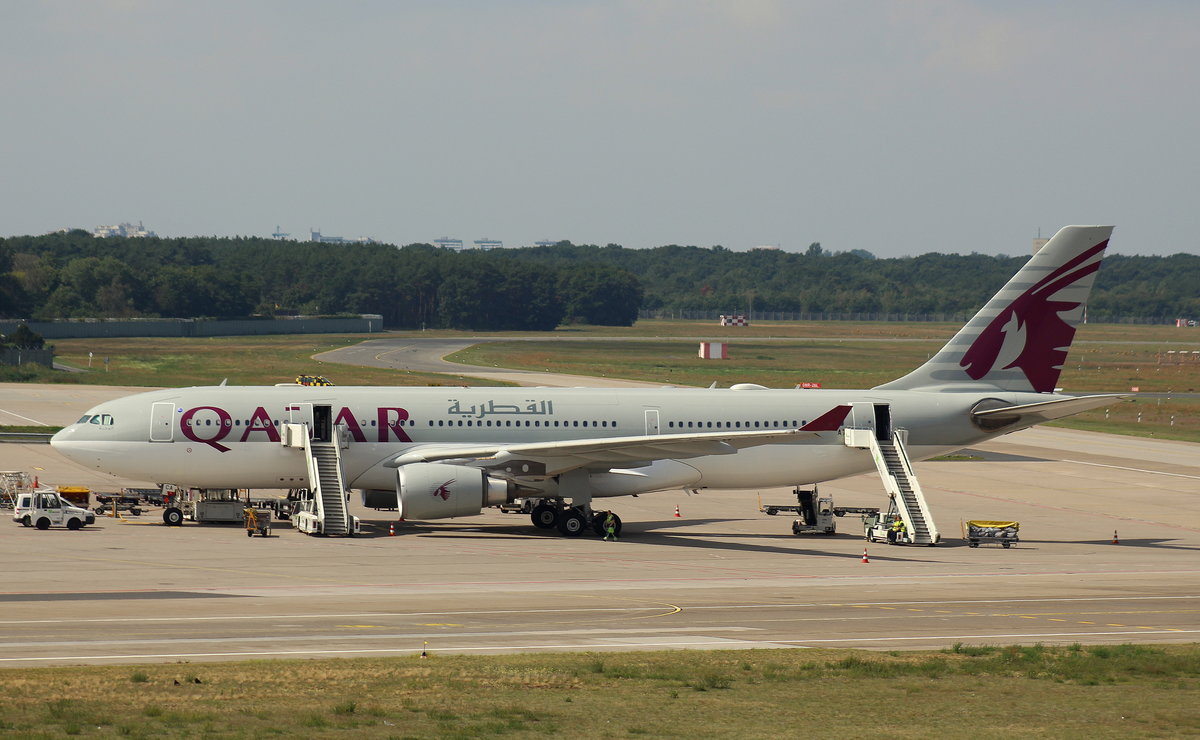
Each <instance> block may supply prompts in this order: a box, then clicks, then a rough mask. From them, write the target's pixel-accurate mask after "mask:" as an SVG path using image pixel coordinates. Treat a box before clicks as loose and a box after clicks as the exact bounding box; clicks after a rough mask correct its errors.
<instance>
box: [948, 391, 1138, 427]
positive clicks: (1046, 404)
mask: <svg viewBox="0 0 1200 740" xmlns="http://www.w3.org/2000/svg"><path fill="white" fill-rule="evenodd" d="M1122 398H1128V396H1127V395H1124V394H1120V393H1105V394H1100V395H1095V396H1078V397H1075V398H1058V399H1055V400H1053V401H1039V402H1038V403H1024V404H1021V405H1019V406H1004V407H1002V408H998V409H986V410H981V411H973V412H971V414H972V416H974V417H976V418H978V419H991V420H995V421H1003V422H1008V421H1009V418H1010V417H1011V418H1012V421H1020V422H1021V423H1022V425H1026V426H1028V425H1031V424H1040V423H1041V422H1043V421H1051V420H1053V419H1061V418H1063V417H1064V416H1071V415H1072V414H1078V413H1079V412H1081V411H1089V410H1091V409H1098V408H1100V407H1102V406H1108V405H1110V404H1112V403H1114V402H1115V401H1119V400H1121V399H1122Z"/></svg>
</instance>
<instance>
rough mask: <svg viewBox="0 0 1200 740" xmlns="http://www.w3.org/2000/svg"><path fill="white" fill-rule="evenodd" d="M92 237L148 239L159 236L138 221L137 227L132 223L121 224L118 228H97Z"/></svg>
mask: <svg viewBox="0 0 1200 740" xmlns="http://www.w3.org/2000/svg"><path fill="white" fill-rule="evenodd" d="M92 236H100V237H104V236H124V237H146V236H158V234H156V233H154V232H153V231H149V230H148V229H146V227H144V226H142V222H141V221H138V223H137V226H134V225H133V224H131V223H119V224H117V225H116V226H97V227H96V228H95V229H93V230H92Z"/></svg>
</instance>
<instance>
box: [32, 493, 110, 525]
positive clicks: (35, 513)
mask: <svg viewBox="0 0 1200 740" xmlns="http://www.w3.org/2000/svg"><path fill="white" fill-rule="evenodd" d="M13 521H14V522H17V523H18V524H22V525H24V526H26V527H37V528H38V529H49V528H50V527H66V528H67V529H72V530H75V529H80V528H82V527H84V526H87V525H88V524H95V523H96V515H95V514H93V513H92V512H90V511H88V510H87V509H81V508H79V507H78V506H73V505H72V504H71V502H69V501H67V500H66V499H64V498H63V497H62V496H61V495H60V494H59V493H58V491H51V490H46V489H43V490H37V491H32V492H30V493H21V494H17V498H16V507H15V508H14V509H13Z"/></svg>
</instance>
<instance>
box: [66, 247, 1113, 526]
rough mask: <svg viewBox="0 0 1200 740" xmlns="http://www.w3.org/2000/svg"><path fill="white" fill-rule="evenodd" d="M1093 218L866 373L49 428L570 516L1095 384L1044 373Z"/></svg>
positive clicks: (956, 433)
mask: <svg viewBox="0 0 1200 740" xmlns="http://www.w3.org/2000/svg"><path fill="white" fill-rule="evenodd" d="M1111 232H1112V227H1111V226H1067V227H1064V228H1063V229H1061V230H1060V231H1059V232H1058V233H1057V234H1055V236H1054V238H1052V239H1051V240H1050V241H1049V243H1048V244H1046V245H1045V246H1044V247H1043V248H1042V249H1041V250H1040V251H1039V252H1038V253H1037V254H1036V255H1034V256H1033V257H1032V258H1031V259H1030V260H1029V262H1028V263H1027V264H1026V265H1025V266H1024V267H1022V268H1021V270H1020V271H1018V272H1017V274H1016V275H1015V276H1014V277H1012V278H1011V279H1010V280H1009V281H1008V283H1007V284H1006V285H1005V286H1004V287H1003V288H1001V289H1000V291H999V292H998V293H996V295H995V296H994V297H993V298H992V299H991V300H990V301H988V303H987V304H986V305H985V306H984V307H983V308H982V309H981V310H980V311H979V312H978V313H977V314H976V315H975V316H974V317H973V318H972V319H971V320H970V321H969V322H968V323H967V324H966V326H964V327H963V328H962V329H961V330H960V331H959V332H958V333H957V334H956V335H955V336H954V337H953V338H952V339H951V340H950V341H949V342H948V343H947V344H946V345H945V346H944V347H943V348H942V349H941V350H940V351H939V352H938V353H937V354H936V355H934V356H933V357H932V358H931V359H930V360H929V361H928V362H926V363H925V364H924V365H922V366H921V367H919V368H917V369H916V370H914V371H912V372H911V373H909V374H908V375H905V376H904V377H902V378H899V379H897V380H893V381H891V382H889V383H885V384H883V385H880V386H878V387H875V388H871V389H869V390H832V389H805V390H772V389H766V388H763V387H761V386H757V385H748V384H742V385H735V386H734V387H733V388H730V389H715V388H704V389H702V388H657V389H627V390H626V389H600V388H443V387H431V388H405V387H395V388H393V387H344V386H336V387H329V386H322V387H305V386H299V385H293V384H288V385H280V386H267V387H236V386H214V387H197V388H182V389H176V390H161V391H154V392H149V393H142V394H138V395H134V396H129V397H126V398H122V399H119V400H115V401H111V402H108V403H103V404H101V405H99V406H97V407H95V408H93V409H91V410H90V411H88V413H87V414H85V415H84V416H83V418H82V419H80V420H79V421H78V422H77V423H75V424H72V425H70V426H68V427H66V428H65V429H63V430H62V431H60V432H59V433H58V434H56V435H54V439H53V440H52V444H53V445H54V448H55V449H56V450H58V451H59V452H60V453H62V454H63V455H65V456H66V457H68V458H70V459H72V460H74V461H76V462H79V463H82V464H84V465H87V466H88V467H91V468H95V469H98V470H101V471H105V472H108V473H111V474H113V475H117V476H123V477H126V478H133V479H137V480H146V481H158V482H162V483H173V484H177V485H180V486H183V487H195V488H255V489H260V488H265V489H272V488H273V489H298V488H309V487H311V486H312V485H314V484H315V481H314V479H315V478H316V477H317V476H316V468H313V469H312V470H313V472H311V473H310V467H309V466H310V463H311V458H312V455H311V454H307V453H306V451H305V448H306V446H307V444H308V443H310V442H311V444H313V445H316V444H317V443H318V442H321V441H323V442H325V443H332V446H333V447H334V448H336V450H337V456H338V465H337V466H336V472H337V477H338V480H337V481H336V485H338V486H339V487H344V489H345V490H352V489H353V490H358V491H359V492H360V494H361V496H362V500H363V503H364V504H365V505H368V506H374V507H376V508H395V509H397V510H398V515H399V517H401V518H404V519H409V520H413V519H415V520H428V519H441V518H448V517H459V516H469V515H474V514H478V513H480V511H481V510H482V509H483V508H485V507H496V506H501V505H509V506H511V505H512V503H513V502H514V501H520V502H521V503H522V504H523V505H525V506H526V507H527V508H526V510H528V511H530V512H531V515H532V518H533V521H534V523H535V524H537V525H538V526H540V527H544V528H549V527H554V526H557V527H558V528H559V530H560V531H562V532H563V533H564V534H567V535H574V534H578V533H579V532H581V531H584V530H585V529H587V528H589V527H591V526H595V525H596V519H595V518H596V517H597V516H598V515H597V514H596V513H595V512H594V511H593V507H592V503H593V501H595V500H596V499H600V498H609V497H614V496H627V495H631V494H643V493H651V492H654V491H663V490H672V489H681V488H682V489H689V490H691V489H708V490H717V489H724V488H758V487H776V486H804V485H810V484H814V483H819V482H822V481H828V480H833V479H836V478H841V477H845V476H852V475H857V474H860V473H865V472H869V471H871V470H873V469H875V463H874V461H873V459H872V454H871V452H870V451H869V450H867V449H863V448H861V447H851V446H848V444H847V442H848V441H849V437H850V435H851V432H852V431H853V430H856V429H870V430H872V432H871V434H873V435H875V436H877V437H879V438H880V439H884V438H886V437H891V436H892V435H893V434H896V435H898V436H900V437H902V438H903V439H904V446H905V448H906V449H907V451H908V454H909V456H911V458H913V459H924V458H928V457H932V456H935V455H940V454H945V453H947V452H951V451H953V450H956V449H960V448H962V447H965V446H967V445H972V444H976V443H978V442H981V441H984V440H987V439H991V438H993V437H997V436H999V435H1003V434H1007V433H1009V432H1013V431H1016V430H1019V429H1025V428H1027V427H1030V426H1033V425H1034V424H1038V423H1040V422H1044V421H1048V420H1051V419H1057V418H1061V417H1064V416H1068V415H1071V414H1075V413H1078V412H1081V411H1084V410H1087V409H1091V408H1097V407H1100V406H1104V405H1107V404H1109V403H1111V402H1113V401H1114V400H1115V399H1116V398H1117V396H1113V395H1105V396H1084V397H1075V396H1070V395H1064V394H1061V393H1056V392H1055V386H1056V384H1057V382H1058V378H1059V374H1060V372H1061V370H1062V366H1063V362H1064V361H1065V359H1066V357H1067V351H1068V348H1069V347H1070V344H1071V340H1072V338H1073V337H1074V334H1075V327H1076V325H1077V324H1078V323H1079V322H1080V321H1081V319H1082V317H1083V312H1084V306H1085V302H1086V300H1087V296H1088V294H1089V292H1090V291H1091V287H1092V284H1093V282H1094V281H1095V277H1096V273H1097V270H1098V269H1099V268H1100V263H1101V260H1102V259H1103V256H1104V250H1105V248H1106V247H1107V246H1108V239H1109V236H1110V234H1111ZM298 425H303V426H298ZM301 434H302V435H303V439H297V437H298V436H300V435H301ZM604 508H607V504H606V505H605V507H604Z"/></svg>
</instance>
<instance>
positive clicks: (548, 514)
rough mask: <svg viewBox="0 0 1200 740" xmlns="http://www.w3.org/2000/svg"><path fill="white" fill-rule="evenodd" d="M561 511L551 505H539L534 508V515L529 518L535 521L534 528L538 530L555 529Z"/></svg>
mask: <svg viewBox="0 0 1200 740" xmlns="http://www.w3.org/2000/svg"><path fill="white" fill-rule="evenodd" d="M559 511H560V509H559V508H557V507H555V506H551V505H550V504H538V505H537V506H535V507H533V513H531V514H530V515H529V518H530V519H531V520H533V526H535V527H537V528H538V529H553V528H554V525H555V524H556V523H557V522H558V512H559Z"/></svg>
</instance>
